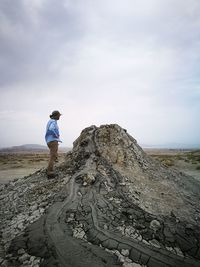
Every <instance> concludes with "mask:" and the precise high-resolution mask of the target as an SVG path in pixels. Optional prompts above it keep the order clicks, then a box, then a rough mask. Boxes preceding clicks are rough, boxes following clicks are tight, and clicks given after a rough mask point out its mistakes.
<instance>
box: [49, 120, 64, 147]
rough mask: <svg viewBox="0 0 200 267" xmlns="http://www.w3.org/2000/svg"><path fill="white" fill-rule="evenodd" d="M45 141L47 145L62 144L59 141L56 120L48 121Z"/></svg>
mask: <svg viewBox="0 0 200 267" xmlns="http://www.w3.org/2000/svg"><path fill="white" fill-rule="evenodd" d="M45 140H46V142H47V143H49V142H51V141H58V142H62V141H61V140H60V134H59V128H58V124H57V120H54V119H50V120H49V121H48V123H47V127H46V134H45Z"/></svg>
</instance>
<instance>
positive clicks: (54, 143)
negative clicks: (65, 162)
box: [47, 141, 58, 175]
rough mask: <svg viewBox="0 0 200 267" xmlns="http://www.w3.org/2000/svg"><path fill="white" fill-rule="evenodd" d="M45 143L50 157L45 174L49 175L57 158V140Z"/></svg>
mask: <svg viewBox="0 0 200 267" xmlns="http://www.w3.org/2000/svg"><path fill="white" fill-rule="evenodd" d="M47 145H48V148H49V150H50V159H49V164H48V167H47V174H48V175H50V174H53V166H54V162H55V161H56V159H57V158H58V141H51V142H49V143H48V144H47Z"/></svg>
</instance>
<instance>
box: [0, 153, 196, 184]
mask: <svg viewBox="0 0 200 267" xmlns="http://www.w3.org/2000/svg"><path fill="white" fill-rule="evenodd" d="M144 151H145V152H146V153H147V154H148V155H150V156H152V157H153V158H154V159H157V160H159V161H160V162H162V163H163V164H164V165H166V166H168V167H169V168H177V169H178V170H180V171H182V172H184V173H186V174H188V175H191V176H193V177H194V178H196V179H198V180H199V181H200V149H199V150H190V149H188V150H186V149H182V150H181V149H144ZM64 157H65V153H64V152H60V153H59V163H61V162H63V161H64ZM48 159H49V154H48V152H42V153H33V152H31V151H30V152H26V153H25V152H24V153H16V152H15V153H0V183H6V182H8V181H11V180H14V179H16V178H21V177H24V176H27V175H29V174H32V173H34V172H35V171H38V170H39V169H42V168H46V166H47V164H48Z"/></svg>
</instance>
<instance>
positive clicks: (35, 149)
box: [0, 144, 71, 153]
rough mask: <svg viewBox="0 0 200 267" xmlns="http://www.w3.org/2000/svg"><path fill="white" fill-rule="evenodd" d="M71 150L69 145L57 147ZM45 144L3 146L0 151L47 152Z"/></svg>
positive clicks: (61, 149) (64, 150) (61, 150)
mask: <svg viewBox="0 0 200 267" xmlns="http://www.w3.org/2000/svg"><path fill="white" fill-rule="evenodd" d="M69 150H71V148H69V147H59V151H60V152H67V151H69ZM48 151H49V149H48V147H47V146H44V145H39V144H25V145H20V146H12V147H5V148H1V149H0V153H41V152H44V153H45V152H48Z"/></svg>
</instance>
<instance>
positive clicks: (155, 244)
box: [149, 239, 160, 248]
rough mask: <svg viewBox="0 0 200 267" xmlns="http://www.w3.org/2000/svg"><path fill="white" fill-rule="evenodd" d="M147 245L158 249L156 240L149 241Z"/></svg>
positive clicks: (158, 244)
mask: <svg viewBox="0 0 200 267" xmlns="http://www.w3.org/2000/svg"><path fill="white" fill-rule="evenodd" d="M149 243H150V244H151V245H152V246H154V247H156V248H160V243H159V242H158V241H157V240H156V239H152V240H150V241H149Z"/></svg>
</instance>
